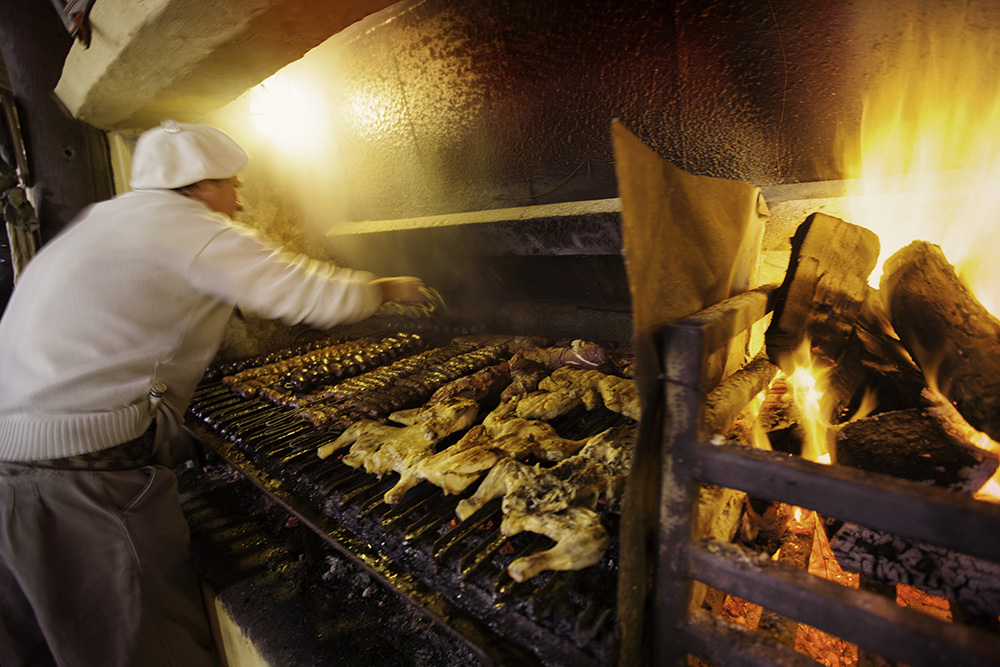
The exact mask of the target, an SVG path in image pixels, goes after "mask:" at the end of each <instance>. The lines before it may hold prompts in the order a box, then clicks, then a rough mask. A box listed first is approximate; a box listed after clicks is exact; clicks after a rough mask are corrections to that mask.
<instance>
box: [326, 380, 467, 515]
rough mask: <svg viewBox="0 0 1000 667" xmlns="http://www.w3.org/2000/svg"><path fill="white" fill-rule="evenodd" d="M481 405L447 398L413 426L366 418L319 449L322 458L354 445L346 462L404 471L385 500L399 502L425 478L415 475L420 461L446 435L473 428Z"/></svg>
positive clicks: (379, 472)
mask: <svg viewBox="0 0 1000 667" xmlns="http://www.w3.org/2000/svg"><path fill="white" fill-rule="evenodd" d="M478 411H479V404H477V403H476V402H475V401H474V400H471V399H467V398H452V399H447V400H445V401H442V402H440V403H438V404H437V405H434V406H432V407H430V408H427V409H426V410H425V411H424V412H423V413H421V415H419V417H418V418H415V423H414V424H413V425H411V426H387V425H385V424H382V423H380V422H376V421H371V420H364V421H360V422H356V423H355V424H352V425H351V426H350V427H349V428H348V429H347V430H346V431H344V433H343V434H341V436H340V437H339V438H337V439H336V440H334V441H333V442H331V443H329V444H327V445H323V446H322V447H320V448H319V456H320V458H327V457H328V456H330V455H331V454H333V453H334V452H335V451H337V450H339V449H342V448H344V447H347V446H348V445H350V446H351V450H350V451H349V452H348V454H347V455H346V456H345V457H344V459H343V460H344V463H346V464H347V465H349V466H352V467H355V468H359V467H364V469H365V471H366V472H369V473H372V474H375V475H378V476H379V477H381V476H382V475H384V474H386V473H389V472H398V473H399V474H400V480H399V482H398V483H397V484H396V485H395V486H394V487H392V488H391V489H390V490H389V491H387V492H386V494H385V502H387V503H389V504H390V505H393V504H396V503H398V502H399V501H400V500H401V499H402V497H403V495H404V494H405V493H406V492H407V491H408V490H410V489H411V488H413V487H414V486H415V485H416V484H417V483H419V482H420V480H421V479H422V478H421V477H418V476H416V475H415V468H416V466H417V465H418V464H419V462H420V461H421V460H422V459H423V458H424V457H426V456H428V455H429V454H430V453H431V452H433V451H434V446H435V445H436V444H437V443H438V442H440V441H441V440H443V439H444V438H445V437H447V436H449V435H451V434H452V433H456V432H458V431H461V430H464V429H466V428H469V426H471V425H472V424H473V422H474V421H475V419H476V413H477V412H478Z"/></svg>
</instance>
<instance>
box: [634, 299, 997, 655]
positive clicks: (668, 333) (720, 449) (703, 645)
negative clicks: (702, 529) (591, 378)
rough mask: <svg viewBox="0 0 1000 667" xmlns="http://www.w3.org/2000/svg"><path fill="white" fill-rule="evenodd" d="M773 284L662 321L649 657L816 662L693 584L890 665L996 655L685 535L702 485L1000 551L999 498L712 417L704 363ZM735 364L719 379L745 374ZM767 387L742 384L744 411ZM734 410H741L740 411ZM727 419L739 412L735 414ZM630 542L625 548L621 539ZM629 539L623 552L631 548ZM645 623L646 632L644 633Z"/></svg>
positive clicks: (892, 609)
mask: <svg viewBox="0 0 1000 667" xmlns="http://www.w3.org/2000/svg"><path fill="white" fill-rule="evenodd" d="M772 294H773V288H763V289H761V290H757V291H752V292H748V293H745V294H742V295H739V296H737V297H734V298H732V299H730V300H728V301H725V302H723V303H720V304H718V305H716V306H713V307H710V308H708V309H705V310H704V311H701V312H700V313H697V314H696V315H694V316H692V317H690V318H687V319H685V320H683V321H680V322H677V323H675V324H671V325H669V326H667V327H666V328H665V331H664V339H663V347H662V349H663V358H662V368H663V372H664V376H663V377H664V383H663V391H664V396H663V397H662V400H663V401H664V410H665V413H664V414H665V415H666V417H665V419H664V426H663V429H662V446H663V458H662V486H661V488H660V494H659V501H660V519H659V539H660V548H659V551H658V553H657V555H656V556H655V558H656V560H655V562H653V563H652V567H653V568H654V571H655V576H654V579H653V590H652V591H651V593H650V596H651V600H650V601H649V602H648V603H647V609H650V610H651V616H652V618H651V619H648V623H647V626H646V627H647V630H646V635H647V636H648V639H647V640H646V641H647V643H646V647H647V650H648V651H649V655H650V657H651V662H652V663H654V664H664V665H666V664H670V665H675V664H676V665H680V664H687V663H686V662H685V660H686V657H685V656H686V655H687V654H694V655H696V656H698V657H701V658H703V659H704V660H707V661H708V662H710V663H711V664H713V665H715V666H716V667H723V666H724V665H733V664H741V665H745V664H775V663H780V664H815V663H813V662H812V660H810V659H808V658H806V657H805V656H803V655H800V654H798V653H796V652H794V651H793V650H792V649H791V648H789V647H787V646H784V645H782V644H780V643H778V642H775V641H773V640H769V639H766V638H764V637H762V636H758V635H753V634H750V633H749V632H747V631H745V630H742V629H740V628H737V627H736V626H733V625H730V624H728V623H726V622H724V621H722V620H721V619H718V618H716V617H714V616H711V615H710V614H708V612H706V611H703V610H691V609H690V608H689V607H690V605H689V602H688V600H689V595H690V592H691V587H692V582H693V581H698V582H702V583H704V584H707V585H709V586H711V587H714V588H716V589H719V590H723V591H726V592H728V593H731V594H733V595H736V596H739V597H741V598H744V599H746V600H749V601H751V602H755V603H757V604H760V605H761V606H763V607H765V608H767V609H770V610H773V611H775V612H777V613H779V614H782V615H785V616H787V617H789V618H791V619H794V620H796V621H798V622H800V623H805V624H808V625H811V626H814V627H816V628H818V629H820V630H823V631H825V632H829V633H831V634H833V635H836V636H838V637H841V638H842V639H844V640H846V641H849V642H854V643H856V644H857V645H858V646H859V647H860V648H862V649H865V650H868V651H871V652H874V653H876V654H879V655H881V656H883V657H884V658H887V659H889V660H893V661H899V662H902V663H905V664H908V665H912V666H920V665H928V666H929V665H945V664H961V665H983V666H985V665H996V664H998V661H1000V637H998V636H996V635H993V634H991V633H989V632H986V631H984V630H981V629H978V628H975V627H971V626H968V625H964V624H961V623H958V622H955V623H949V622H947V621H943V620H939V619H937V618H934V617H931V616H928V615H925V614H922V613H920V612H917V611H913V610H911V609H907V608H903V607H900V606H898V605H897V604H896V603H895V601H894V600H892V599H888V598H885V597H881V596H879V595H877V594H875V593H871V592H868V591H865V590H854V589H850V588H845V587H843V586H840V585H838V584H836V583H833V582H829V581H825V580H822V579H820V578H818V577H815V576H812V575H809V574H808V573H806V572H803V571H801V570H797V569H794V568H792V567H790V566H787V565H784V564H782V563H778V562H774V561H771V560H770V559H767V558H763V559H762V558H761V556H760V555H759V554H755V553H753V552H750V551H747V550H744V549H742V548H741V547H738V546H736V545H733V544H723V543H719V542H711V543H702V542H696V541H694V540H693V539H692V537H691V535H692V527H693V526H694V525H696V521H697V517H696V512H697V503H696V499H697V490H698V488H699V486H700V485H701V484H705V483H710V484H715V485H720V486H724V487H728V488H732V489H738V490H742V491H745V492H746V493H748V494H750V495H752V496H755V497H759V498H762V499H766V500H771V501H780V502H785V503H788V504H791V505H796V506H800V507H804V508H808V509H812V510H815V511H816V512H818V513H819V514H820V515H823V516H827V517H834V518H837V519H841V520H845V521H852V522H857V523H859V524H863V525H866V526H868V527H870V528H873V529H876V530H882V531H887V532H889V533H892V534H895V535H898V536H901V537H904V538H909V539H915V540H921V541H925V542H929V543H932V544H936V545H940V546H943V547H946V548H950V549H954V550H956V551H959V552H964V553H966V554H969V555H972V556H976V557H980V558H984V559H987V560H990V561H1000V507H998V506H995V505H991V504H987V503H982V502H979V501H975V500H973V499H972V498H969V497H965V496H962V495H960V494H958V493H956V492H952V491H949V490H945V489H941V488H937V487H928V486H924V485H921V484H917V483H915V482H909V481H906V480H900V479H896V478H893V477H888V476H885V475H878V474H872V473H868V472H863V471H860V470H856V469H853V468H847V467H844V466H827V465H820V464H816V463H812V462H810V461H807V460H805V459H801V458H799V457H793V456H789V455H786V454H781V453H778V452H772V451H764V450H758V449H752V448H749V447H745V446H740V445H736V444H732V443H727V444H719V445H717V444H712V443H710V441H709V438H710V436H711V435H712V433H713V432H718V431H715V430H714V429H709V428H707V427H706V423H705V419H706V395H705V392H704V389H703V387H704V384H703V378H704V377H705V369H706V360H708V359H709V358H710V357H711V355H712V354H713V353H715V352H716V351H718V350H720V349H722V348H723V347H724V346H725V345H726V344H727V343H728V341H730V340H731V339H732V338H733V337H734V336H735V335H737V334H739V333H740V332H743V331H745V330H747V329H748V328H749V327H750V326H752V325H753V324H754V323H756V322H758V321H759V320H761V319H763V318H764V317H765V316H766V315H767V314H768V313H769V312H770V311H771V309H772V307H773V304H772V303H771V295H772ZM741 381H742V380H741V379H740V378H738V372H737V373H734V374H733V375H731V376H729V378H727V379H725V380H724V381H723V384H725V383H734V384H736V383H739V382H741ZM762 388H763V387H756V388H754V387H746V388H744V390H743V391H744V394H743V396H744V397H745V398H746V400H745V401H743V402H742V403H741V404H740V406H739V409H742V408H743V407H745V406H746V405H747V404H748V403H749V400H750V399H751V398H752V397H753V396H754V395H755V394H756V393H757V392H758V391H759V390H760V389H762ZM737 411H738V410H737ZM731 416H732V417H735V416H736V415H735V414H733V415H731ZM626 547H627V545H626ZM626 547H623V548H626ZM650 628H652V630H650Z"/></svg>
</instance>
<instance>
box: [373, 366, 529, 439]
mask: <svg viewBox="0 0 1000 667" xmlns="http://www.w3.org/2000/svg"><path fill="white" fill-rule="evenodd" d="M510 380H511V378H510V366H509V365H508V363H507V362H506V361H502V362H500V363H499V364H496V365H494V366H487V367H486V368H482V369H480V370H478V371H476V372H475V373H472V374H471V375H465V376H463V377H460V378H458V379H457V380H452V381H451V382H448V383H447V384H444V385H442V386H441V387H440V388H439V389H438V390H437V391H435V392H434V393H433V394H431V397H430V398H429V399H427V403H426V405H425V406H424V407H430V406H432V405H435V404H437V403H441V402H443V401H446V400H448V399H452V398H471V399H472V400H474V401H476V402H477V403H480V404H482V403H484V402H488V401H490V399H492V398H494V397H495V396H498V395H499V394H500V392H501V391H502V390H503V389H504V388H505V387H506V386H507V385H508V384H510ZM423 410H424V408H411V409H409V410H400V411H397V412H393V413H392V414H391V415H389V419H390V420H392V421H394V422H397V423H399V424H413V423H415V421H414V419H418V418H419V415H420V414H421V413H422V412H423Z"/></svg>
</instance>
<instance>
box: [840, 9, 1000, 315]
mask: <svg viewBox="0 0 1000 667" xmlns="http://www.w3.org/2000/svg"><path fill="white" fill-rule="evenodd" d="M927 9H928V12H929V13H932V14H933V16H930V15H928V16H924V17H923V20H920V21H919V23H917V22H915V23H914V25H911V26H910V27H909V29H908V30H907V31H906V32H905V34H904V37H903V39H902V44H901V46H900V47H899V48H898V49H897V50H896V51H895V52H893V51H892V50H891V49H887V53H888V56H887V57H886V60H885V61H884V62H883V67H882V71H881V73H880V74H879V75H878V76H876V77H874V78H873V79H872V85H871V88H870V90H869V93H868V95H867V96H866V97H865V102H864V111H863V115H862V120H861V127H860V134H859V136H857V137H850V138H845V139H844V145H843V146H842V150H841V154H842V155H843V156H844V159H845V164H844V170H845V174H846V175H847V177H848V178H849V179H851V180H850V181H849V182H848V198H847V199H846V200H845V204H846V205H847V206H848V211H849V212H848V213H847V215H848V216H849V217H848V219H850V220H851V221H852V222H854V223H855V224H859V225H862V226H864V227H867V228H868V229H871V230H872V231H874V232H875V233H876V234H878V235H879V238H880V240H881V244H882V258H883V259H884V258H885V257H888V256H890V255H891V254H893V253H894V252H896V250H898V249H899V248H901V247H903V246H904V245H907V244H908V243H909V242H910V241H913V240H924V241H929V242H931V243H936V244H938V245H940V246H941V247H942V250H944V253H945V255H946V256H947V257H948V258H949V260H950V261H951V262H952V263H953V264H955V266H956V269H957V270H958V273H959V275H960V276H961V277H962V278H963V279H964V280H966V281H967V282H968V284H969V285H970V287H971V288H972V290H973V292H974V293H975V294H976V295H977V297H978V298H979V300H980V301H981V302H982V303H983V305H984V306H986V307H987V308H989V309H990V310H991V311H992V312H994V313H997V312H1000V311H998V306H1000V294H996V291H997V289H998V288H997V286H998V285H1000V280H998V278H1000V262H997V261H995V258H996V257H997V256H998V255H1000V235H998V234H997V233H996V231H995V228H994V227H995V220H996V211H997V210H998V204H1000V188H997V187H996V183H997V182H998V180H1000V86H998V84H997V78H996V72H997V71H998V69H1000V67H998V65H1000V31H998V30H997V29H996V27H995V26H994V25H992V24H991V23H990V22H989V21H986V20H985V19H983V18H982V17H977V16H975V15H974V13H972V12H968V13H962V12H956V11H953V8H951V7H947V6H944V7H941V8H939V9H938V10H934V11H932V10H931V6H930V5H927ZM879 272H880V269H879V268H876V271H875V272H874V274H873V275H872V278H871V279H872V284H873V285H877V283H878V279H879V275H878V274H879Z"/></svg>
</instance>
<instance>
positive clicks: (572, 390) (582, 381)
mask: <svg viewBox="0 0 1000 667" xmlns="http://www.w3.org/2000/svg"><path fill="white" fill-rule="evenodd" d="M601 403H603V404H604V406H605V407H606V408H608V409H609V410H611V411H613V412H617V413H619V414H622V415H625V416H626V417H629V418H630V419H635V420H638V419H639V395H638V393H637V392H636V389H635V383H634V382H633V381H632V380H630V379H628V378H622V377H618V376H617V375H607V374H605V373H601V372H600V371H595V370H581V369H578V368H569V367H567V366H564V367H562V368H557V369H556V370H554V371H553V372H552V375H550V376H548V377H547V378H545V379H543V380H542V381H541V382H539V383H538V391H537V392H534V393H532V394H529V395H528V396H525V397H524V398H523V399H522V400H521V401H520V402H519V403H518V404H517V415H518V416H519V417H524V418H525V419H553V418H555V417H558V416H559V415H562V414H565V413H567V412H569V411H570V410H572V409H573V408H575V407H578V406H580V405H583V406H584V407H586V408H587V409H588V410H593V409H594V408H595V407H597V406H599V405H600V404H601Z"/></svg>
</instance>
